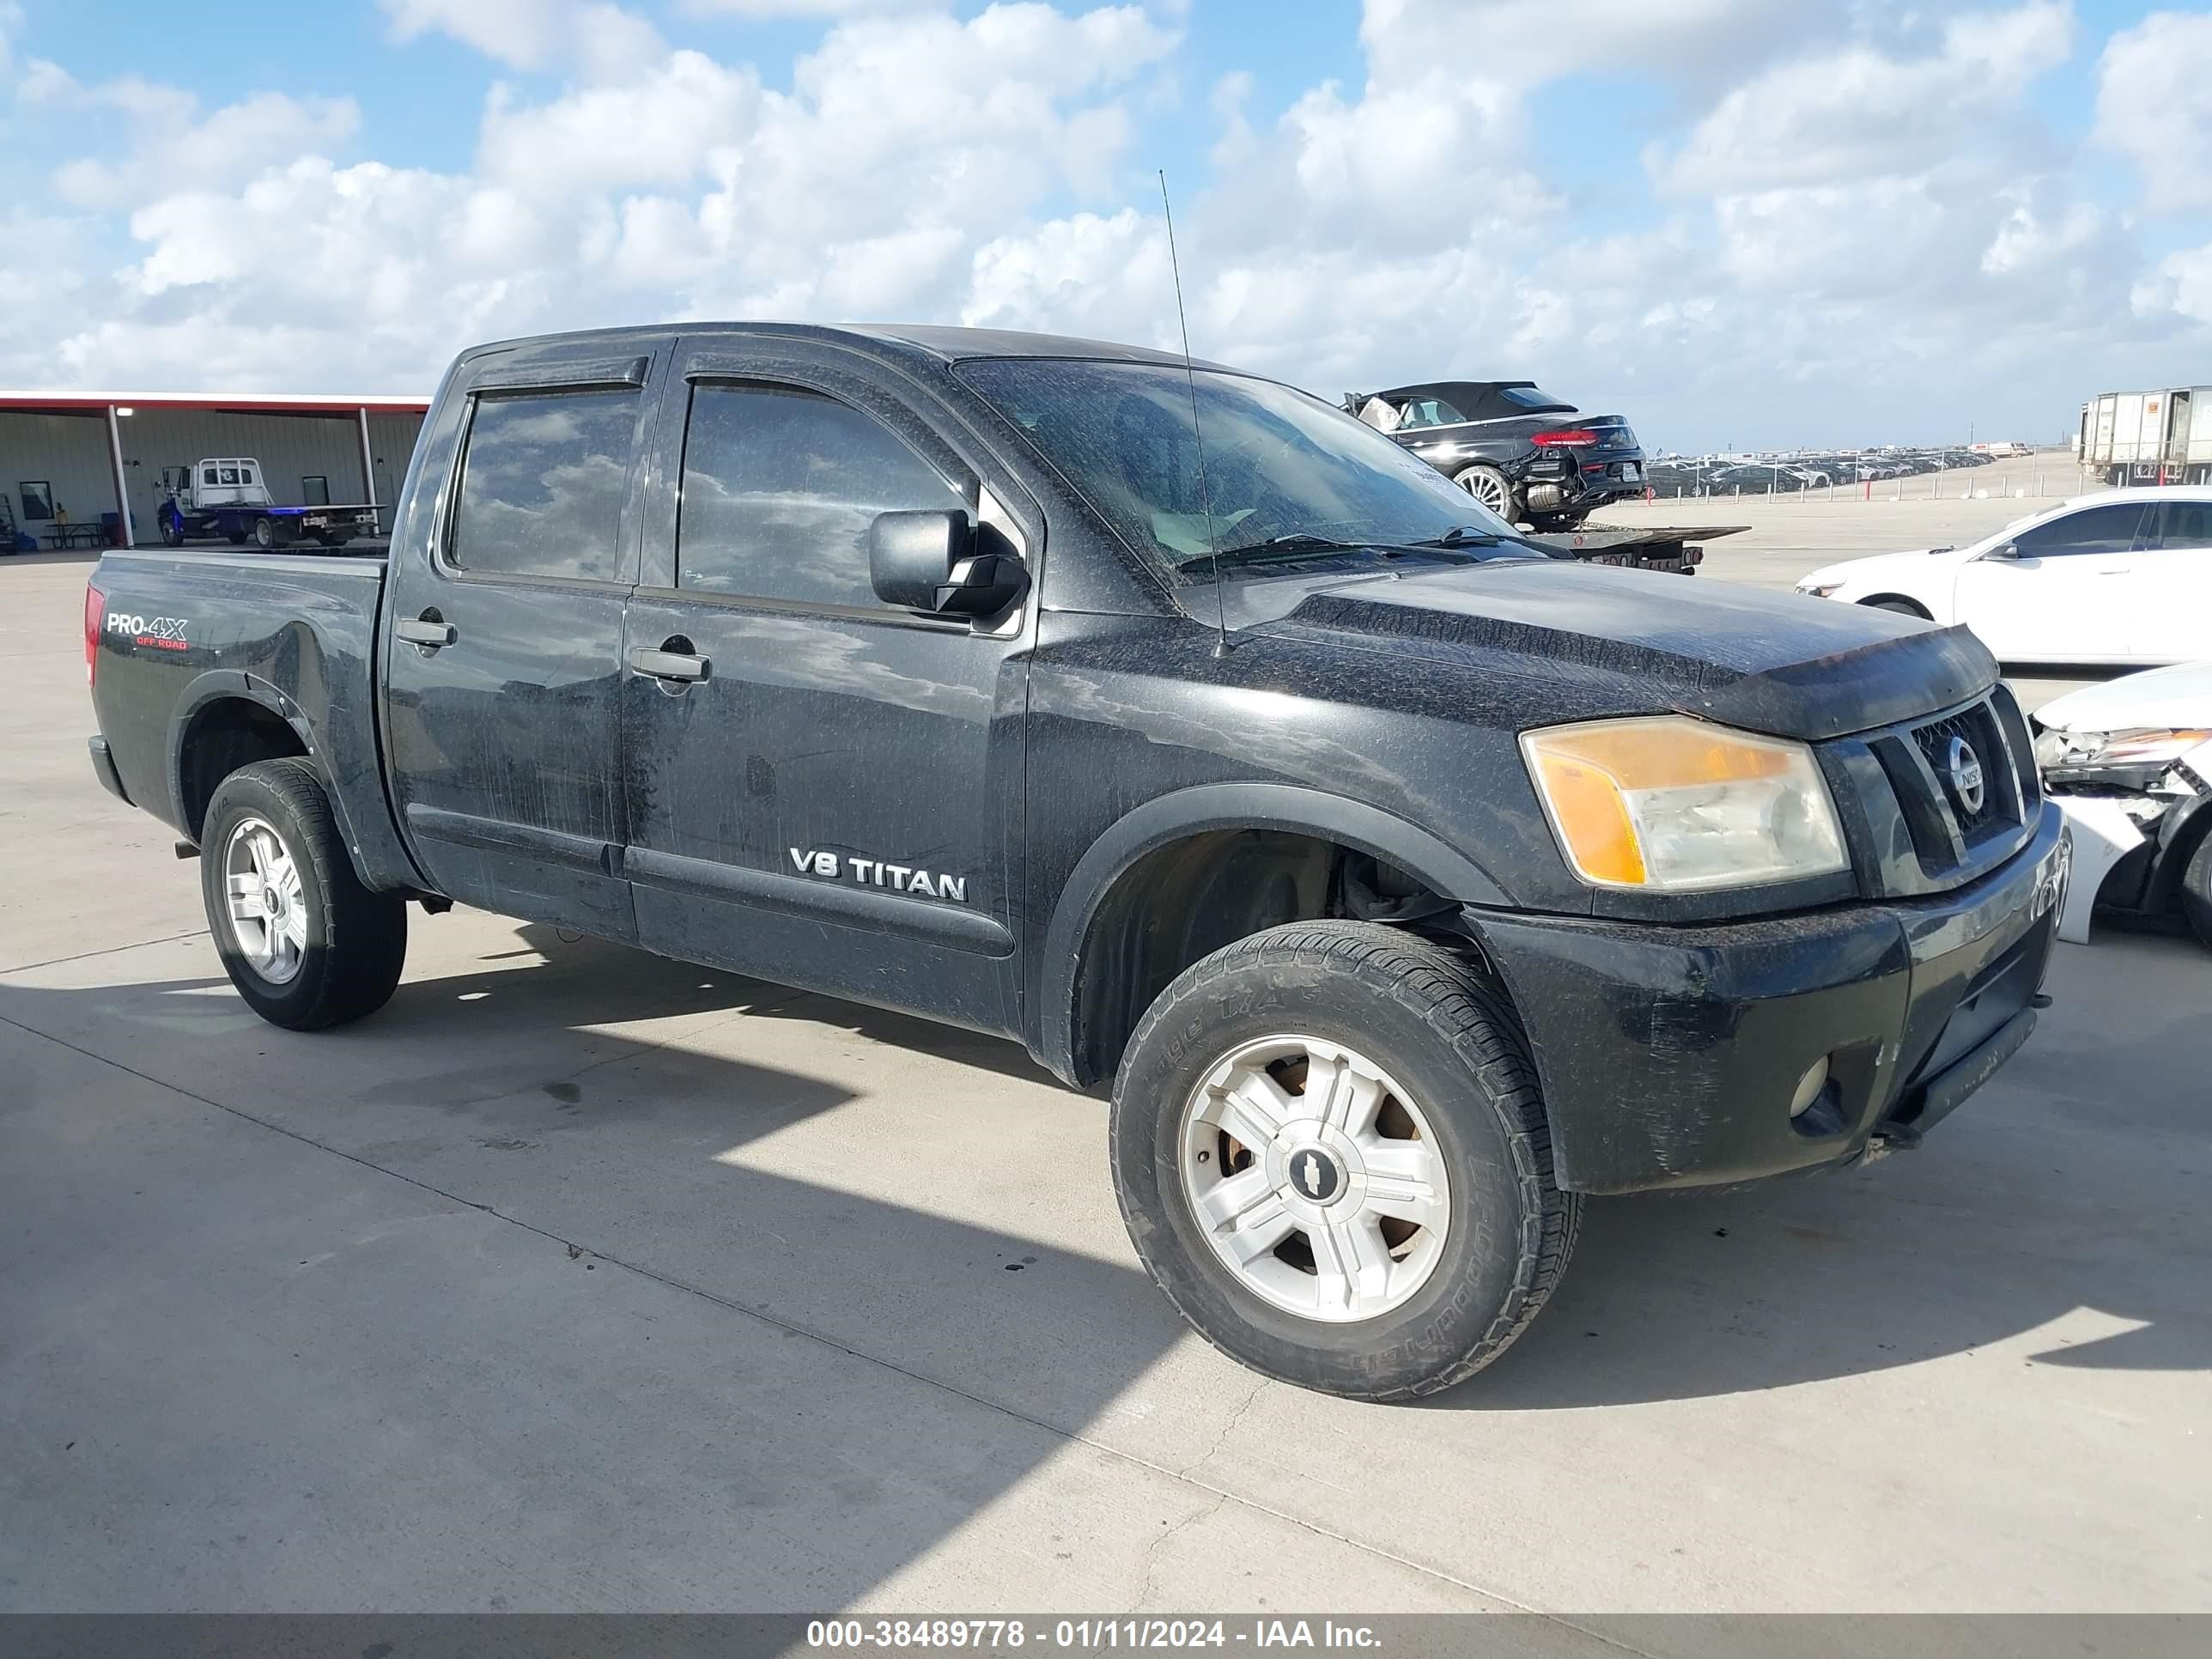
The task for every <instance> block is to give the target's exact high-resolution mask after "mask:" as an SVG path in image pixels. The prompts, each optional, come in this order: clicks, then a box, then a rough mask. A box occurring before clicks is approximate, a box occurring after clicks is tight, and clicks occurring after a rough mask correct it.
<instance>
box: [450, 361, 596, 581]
mask: <svg viewBox="0 0 2212 1659" xmlns="http://www.w3.org/2000/svg"><path fill="white" fill-rule="evenodd" d="M638 407H639V398H638V394H637V393H636V392H631V391H621V392H529V393H496V394H489V393H488V394H484V395H482V396H479V397H478V398H477V401H476V408H475V410H474V411H473V412H472V413H471V416H470V420H469V431H468V441H467V447H466V448H465V451H464V453H463V458H462V461H461V482H460V490H459V499H458V501H457V502H456V504H455V507H454V511H453V533H452V536H451V538H450V540H449V541H448V543H447V558H448V560H449V561H450V562H452V563H453V565H454V566H455V567H456V568H459V569H462V570H467V571H474V572H481V573H483V574H497V575H513V576H566V577H572V578H580V579H583V580H596V581H612V580H615V577H616V574H617V570H618V569H619V568H620V566H621V563H622V549H621V530H622V509H623V494H624V492H625V490H626V489H627V488H628V486H629V466H630V458H631V454H632V452H633V450H634V448H635V440H636V434H637V413H638Z"/></svg>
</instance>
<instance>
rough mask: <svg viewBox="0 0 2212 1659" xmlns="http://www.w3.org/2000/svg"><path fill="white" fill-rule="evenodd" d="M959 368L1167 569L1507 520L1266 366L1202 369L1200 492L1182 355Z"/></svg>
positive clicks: (1003, 361) (1425, 537)
mask: <svg viewBox="0 0 2212 1659" xmlns="http://www.w3.org/2000/svg"><path fill="white" fill-rule="evenodd" d="M958 372H959V374H961V376H962V377H963V379H965V380H967V381H968V382H969V384H970V385H972V386H974V387H975V389H976V391H977V392H980V393H981V394H982V396H983V397H985V398H987V399H988V400H989V401H990V402H991V404H993V405H994V407H996V408H997V409H998V410H999V411H1000V413H1001V414H1003V415H1005V416H1006V418H1007V419H1009V420H1011V421H1012V422H1014V424H1015V425H1017V426H1018V427H1019V428H1021V429H1022V432H1023V434H1024V436H1026V437H1027V438H1028V440H1029V441H1030V444H1031V445H1032V446H1033V447H1035V448H1036V452H1037V453H1038V454H1039V455H1040V456H1041V457H1042V458H1043V459H1044V460H1046V461H1047V462H1048V463H1049V464H1050V465H1053V466H1054V467H1055V468H1057V469H1058V470H1059V471H1060V475H1061V476H1062V477H1065V478H1066V480H1067V481H1068V482H1069V483H1071V484H1073V486H1074V487H1075V488H1076V489H1079V491H1081V492H1082V494H1083V495H1084V498H1085V500H1087V501H1089V502H1090V503H1091V506H1092V507H1096V508H1097V511H1098V513H1099V514H1100V515H1101V516H1102V517H1103V518H1104V519H1105V520H1106V521H1107V522H1108V523H1109V524H1110V525H1112V526H1114V528H1115V530H1116V531H1117V532H1120V533H1121V537H1122V538H1123V539H1124V540H1126V541H1127V543H1128V544H1129V545H1130V546H1131V547H1133V548H1134V549H1136V550H1138V551H1139V553H1143V554H1146V555H1147V556H1151V557H1152V558H1154V559H1156V560H1158V562H1161V563H1163V564H1164V565H1166V566H1168V567H1170V568H1175V567H1176V566H1179V565H1184V564H1187V563H1188V562H1190V561H1192V560H1203V558H1204V556H1206V555H1207V554H1209V553H1210V552H1212V551H1215V550H1218V551H1219V553H1220V554H1221V556H1222V559H1223V563H1224V566H1225V568H1227V567H1229V566H1231V565H1232V564H1236V563H1240V562H1256V560H1255V557H1254V556H1255V555H1256V554H1258V553H1260V552H1261V551H1263V550H1273V551H1275V552H1277V553H1279V554H1291V553H1295V552H1297V551H1298V550H1300V547H1301V544H1302V545H1303V550H1304V553H1305V554H1306V555H1307V556H1317V555H1318V554H1320V553H1322V552H1323V551H1326V550H1328V549H1329V548H1332V547H1336V546H1338V545H1339V544H1348V545H1349V546H1350V547H1351V548H1352V549H1355V550H1356V549H1358V548H1363V547H1364V546H1366V545H1368V544H1374V545H1377V546H1382V547H1406V546H1409V545H1415V544H1422V543H1430V544H1435V543H1438V542H1441V541H1444V540H1446V539H1447V538H1449V541H1450V542H1452V543H1455V544H1466V543H1467V542H1468V541H1469V540H1473V541H1474V544H1475V545H1476V546H1477V547H1480V546H1481V545H1482V541H1483V538H1488V537H1492V536H1497V537H1511V536H1512V535H1513V533H1514V532H1513V531H1512V528H1511V527H1510V526H1508V525H1507V524H1506V523H1505V521H1504V520H1502V519H1499V518H1498V517H1497V516H1496V515H1495V514H1493V513H1490V512H1488V511H1486V509H1485V508H1484V507H1481V506H1480V505H1479V504H1478V503H1477V502H1476V501H1475V500H1474V497H1473V496H1471V495H1468V493H1467V492H1466V491H1465V490H1463V489H1459V488H1458V487H1457V486H1456V485H1455V484H1453V483H1450V482H1449V480H1447V479H1445V478H1444V477H1443V476H1442V475H1441V474H1439V473H1438V472H1437V471H1436V470H1435V469H1434V468H1432V467H1431V466H1430V465H1428V463H1427V462H1425V461H1423V460H1421V459H1419V458H1418V457H1416V456H1414V455H1413V454H1411V453H1408V452H1407V451H1406V450H1404V449H1401V448H1400V447H1398V446H1397V445H1396V444H1395V443H1393V442H1391V441H1390V440H1389V439H1388V438H1386V437H1384V436H1383V435H1381V434H1380V433H1377V432H1376V431H1374V430H1373V429H1372V428H1369V427H1366V426H1363V425H1361V424H1360V422H1358V421H1356V420H1354V419H1352V417H1351V416H1348V415H1346V414H1344V413H1342V412H1341V411H1340V410H1334V409H1331V408H1329V407H1328V405H1327V404H1322V403H1321V402H1319V401H1318V400H1316V399H1315V398H1309V397H1307V396H1306V395H1305V394H1304V392H1294V391H1292V390H1291V388H1289V387H1288V386H1277V385H1275V384H1274V383H1273V382H1272V381H1267V380H1247V379H1245V378H1244V377H1243V376H1242V375H1235V374H1219V373H1212V372H1208V371H1206V370H1200V371H1199V372H1198V374H1197V375H1196V376H1195V380H1196V386H1197V393H1196V398H1197V404H1198V430H1199V431H1200V432H1202V433H1203V434H1204V436H1205V476H1206V492H1205V495H1200V490H1199V445H1198V443H1197V442H1195V441H1194V435H1193V428H1192V424H1191V403H1192V390H1191V386H1192V382H1191V380H1189V379H1187V378H1186V376H1185V374H1184V371H1183V370H1182V368H1180V367H1176V366H1172V365H1165V364H1158V363H1108V362H1069V361H1065V360H1061V359H1056V358H1020V357H1001V358H986V359H981V360H978V361H975V362H967V363H963V364H962V365H961V366H960V368H959V370H958ZM1209 501H1210V502H1211V504H1212V545H1211V546H1209V543H1208V532H1207V523H1206V506H1207V503H1208V502H1209ZM1453 532H1460V533H1459V534H1458V535H1456V536H1455V535H1454V533H1453ZM1504 550H1505V551H1510V552H1512V553H1515V554H1523V555H1525V554H1527V553H1528V552H1529V551H1530V550H1529V549H1528V548H1527V547H1525V546H1522V545H1520V544H1515V543H1511V542H1509V543H1507V544H1505V547H1504ZM1198 574H1201V575H1202V574H1204V573H1203V569H1202V568H1198Z"/></svg>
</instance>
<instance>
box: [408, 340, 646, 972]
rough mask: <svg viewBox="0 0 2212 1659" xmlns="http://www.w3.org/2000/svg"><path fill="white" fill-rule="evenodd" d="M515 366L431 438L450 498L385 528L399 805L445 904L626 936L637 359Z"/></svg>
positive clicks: (427, 491) (428, 458) (642, 388)
mask: <svg viewBox="0 0 2212 1659" xmlns="http://www.w3.org/2000/svg"><path fill="white" fill-rule="evenodd" d="M599 351H600V353H601V354H602V356H603V355H604V352H605V346H604V344H603V343H602V344H600V345H599ZM665 355H666V348H665V347H664V348H663V352H662V356H663V359H664V361H665ZM520 357H521V361H515V360H513V359H510V358H507V357H493V358H490V359H489V360H486V361H485V362H483V363H481V364H479V365H478V366H477V374H476V378H475V379H474V380H472V381H471V383H470V384H469V385H468V386H466V387H465V397H463V398H459V399H457V400H456V405H457V406H455V407H453V408H451V409H449V410H448V412H447V414H446V415H445V416H442V417H441V421H442V422H443V424H442V425H441V429H440V430H439V431H437V432H435V433H429V434H426V435H425V438H424V442H425V450H424V462H425V465H424V471H423V477H424V478H425V479H426V480H428V479H431V478H434V477H443V478H445V480H446V485H445V488H444V489H438V488H437V487H436V486H435V484H432V483H426V484H425V486H424V487H423V488H422V489H418V490H417V492H416V496H415V498H413V499H412V500H411V501H410V504H409V509H408V514H407V517H406V519H405V520H404V522H403V523H401V524H400V525H398V526H397V527H396V529H395V532H394V536H393V542H392V558H391V562H390V570H391V574H390V577H389V578H388V580H390V581H391V583H392V593H391V595H390V596H389V599H388V601H387V603H386V606H385V617H384V626H385V629H386V635H387V636H386V639H385V640H384V641H383V642H382V645H381V650H382V652H383V653H384V659H385V663H386V668H385V680H386V702H385V708H386V744H387V745H388V753H389V757H390V767H391V777H392V794H393V797H394V801H395V805H396V806H397V807H398V812H399V817H400V823H401V826H402V828H403V829H404V831H405V833H406V836H407V840H408V844H409V846H410V848H411V849H412V851H413V853H414V855H415V858H416V862H417V863H418V864H419V865H420V866H422V871H423V872H424V874H425V875H426V876H427V877H428V879H429V880H430V882H431V883H432V884H434V885H435V887H436V888H437V890H439V891H440V892H441V893H444V894H446V895H447V896H450V897H452V898H455V899H458V900H460V901H461V902H464V903H469V904H475V905H478V906H481V907H482V908H486V909H490V910H495V911H498V912H499V913H501V915H519V916H525V917H528V918H531V919H532V920H535V921H552V922H558V923H562V924H565V925H567V926H569V927H576V928H579V929H581V930H582V931H585V932H587V933H596V934H599V935H600V936H602V937H604V938H609V939H631V938H634V937H635V926H634V922H633V919H632V916H631V913H630V904H629V886H628V884H626V883H625V882H624V881H623V878H622V876H621V873H620V871H621V849H622V845H623V838H624V828H623V823H624V811H625V805H626V803H625V800H624V796H623V787H622V778H621V741H620V730H619V724H618V709H617V696H618V692H617V687H618V681H619V676H620V673H621V669H622V639H623V604H624V602H625V600H626V599H627V597H628V594H629V588H630V586H631V584H632V582H633V581H634V580H635V575H636V539H637V538H636V514H637V510H638V508H637V503H636V500H635V492H634V491H633V489H632V488H631V478H632V476H633V474H634V472H635V470H636V458H637V456H638V454H639V453H640V452H641V444H642V442H643V441H644V438H645V435H646V434H647V429H648V428H649V425H650V422H649V419H648V415H649V401H648V400H649V395H650V387H649V385H648V375H647V360H646V359H644V358H634V359H628V360H617V361H597V360H592V359H587V358H583V357H579V356H575V355H574V348H573V347H571V348H558V347H556V348H547V349H538V350H537V351H534V352H529V353H525V354H520ZM434 469H435V471H434Z"/></svg>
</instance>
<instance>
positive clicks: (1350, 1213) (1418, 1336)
mask: <svg viewBox="0 0 2212 1659" xmlns="http://www.w3.org/2000/svg"><path fill="white" fill-rule="evenodd" d="M1110 1136H1111V1142H1112V1148H1113V1157H1114V1182H1115V1195H1116V1197H1117V1198H1118V1199H1119V1200H1120V1202H1121V1214H1122V1218H1123V1220H1124V1221H1125V1222H1127V1225H1128V1229H1129V1236H1130V1238H1131V1239H1132V1240H1133V1242H1134V1243H1135V1245H1136V1248H1137V1253H1138V1255H1139V1256H1140V1257H1142V1258H1143V1260H1144V1262H1145V1266H1146V1268H1147V1269H1148V1270H1150V1272H1151V1273H1152V1277H1153V1279H1154V1280H1155V1281H1156V1282H1157V1283H1158V1285H1159V1286H1160V1288H1161V1289H1162V1290H1163V1291H1165V1292H1166V1293H1167V1296H1168V1297H1169V1299H1170V1301H1172V1302H1173V1303H1174V1304H1176V1307H1177V1308H1178V1309H1179V1310H1182V1314H1183V1316H1184V1317H1185V1318H1187V1319H1188V1320H1189V1321H1190V1322H1191V1323H1192V1324H1193V1325H1194V1327H1196V1328H1197V1329H1198V1331H1199V1333H1200V1334H1201V1335H1203V1336H1204V1337H1206V1340H1208V1341H1210V1342H1212V1344H1213V1345H1214V1346H1216V1347H1218V1348H1220V1349H1221V1350H1223V1351H1224V1352H1226V1353H1228V1354H1229V1355H1230V1356H1231V1357H1232V1358H1236V1359H1237V1360H1239V1361H1241V1362H1243V1364H1246V1365H1249V1366H1250V1367H1251V1368H1252V1369H1253V1370H1257V1371H1260V1372H1262V1373H1264V1374H1265V1375H1267V1376H1273V1377H1277V1378H1279V1379H1281V1380H1282V1381H1284V1382H1286V1383H1297V1385H1298V1386H1300V1387H1302V1388H1308V1389H1319V1390H1321V1391H1322V1392H1323V1393H1327V1394H1334V1395H1342V1396H1344V1397H1346V1398H1347V1399H1354V1400H1409V1399H1412V1398H1414V1397H1415V1396H1417V1395H1425V1394H1431V1393H1434V1392H1435V1391H1436V1390H1437V1389H1444V1388H1449V1386H1450V1385H1451V1384H1453V1383H1456V1382H1458V1381H1460V1380H1461V1379H1462V1378H1463V1377H1466V1376H1470V1375H1472V1374H1473V1373H1474V1371H1476V1370H1480V1369H1481V1368H1482V1367H1483V1366H1484V1365H1486V1364H1489V1362H1490V1361H1491V1360H1492V1359H1493V1358H1496V1357H1497V1356H1498V1354H1499V1353H1501V1352H1504V1349H1505V1348H1506V1346H1508V1345H1509V1344H1510V1343H1511V1342H1512V1341H1513V1340H1514V1339H1515V1338H1516V1336H1518V1335H1519V1334H1521V1332H1522V1329H1523V1328H1525V1327H1526V1326H1527V1325H1528V1322H1529V1321H1530V1320H1531V1319H1533V1318H1534V1317H1535V1315H1536V1312H1537V1310H1538V1309H1540V1308H1541V1306H1542V1305H1543V1304H1544V1300H1545V1298H1546V1297H1548V1296H1549V1295H1550V1294H1551V1291H1552V1287H1553V1285H1554V1284H1556V1283H1557V1282H1558V1279H1559V1274H1560V1273H1561V1272H1562V1271H1564V1269H1565V1266H1566V1261H1567V1256H1568V1254H1569V1252H1570V1251H1571V1249H1573V1245H1574V1237H1575V1231H1576V1228H1577V1225H1578V1223H1579V1220H1580V1217H1581V1202H1580V1200H1579V1199H1578V1198H1577V1197H1576V1196H1575V1195H1574V1194H1569V1193H1562V1192H1561V1191H1559V1188H1558V1186H1557V1184H1556V1183H1555V1182H1553V1178H1552V1160H1551V1141H1550V1136H1549V1133H1548V1132H1547V1127H1546V1124H1545V1120H1544V1112H1543V1103H1542V1101H1541V1097H1540V1095H1539V1092H1538V1090H1537V1086H1536V1079H1535V1073H1534V1066H1532V1065H1531V1063H1530V1061H1529V1059H1528V1050H1527V1047H1526V1044H1525V1042H1524V1040H1523V1039H1522V1036H1521V1033H1520V1027H1519V1023H1518V1021H1517V1020H1516V1018H1515V1017H1514V1015H1513V1013H1512V1012H1511V1010H1510V1008H1509V1007H1508V1006H1506V1005H1505V1003H1504V1000H1503V999H1502V998H1501V997H1500V995H1499V994H1498V992H1497V991H1496V990H1495V989H1493V988H1492V987H1491V986H1490V985H1489V984H1488V983H1487V982H1486V981H1484V980H1482V979H1481V978H1480V976H1479V975H1476V974H1475V973H1474V970H1473V969H1471V968H1470V967H1469V966H1468V964H1467V963H1465V962H1463V961H1462V960H1461V959H1460V958H1459V957H1455V956H1454V955H1452V954H1451V953H1450V952H1449V951H1445V950H1443V949H1442V948H1441V947H1438V946H1437V945H1431V944H1428V943H1426V942H1425V941H1423V940H1421V939H1415V938H1412V937H1409V936H1407V935H1406V934H1404V933H1399V932H1397V931H1396V930H1394V929H1391V928H1388V927H1379V926H1376V925H1374V924H1370V923H1354V922H1344V923H1338V922H1297V923H1292V924H1291V925H1290V926H1288V927H1277V928H1273V929H1271V930H1270V931H1268V932H1267V933H1259V934H1255V936H1253V937H1252V938H1250V939H1243V940H1241V941H1239V942H1238V943H1237V944H1234V945H1229V946H1227V947H1225V949H1223V950H1220V951H1216V952H1215V953H1214V954H1213V955H1212V956H1210V957H1206V959H1205V960H1203V961H1201V962H1200V963H1196V964H1194V966H1192V967H1191V968H1190V969H1188V970H1187V971H1186V972H1185V973H1184V974H1183V975H1182V976H1181V977H1180V978H1178V979H1177V980H1176V981H1175V983H1174V984H1172V985H1170V987H1168V988H1167V990H1166V991H1164V993H1162V994H1161V996H1160V998H1159V1000H1158V1001H1157V1002H1156V1003H1154V1004H1153V1005H1152V1008H1151V1010H1150V1011H1149V1012H1147V1013H1146V1016H1145V1018H1144V1019H1143V1021H1142V1022H1141V1023H1140V1024H1139V1026H1138V1028H1137V1030H1136V1033H1135V1035H1134V1036H1133V1037H1132V1038H1131V1039H1130V1043H1129V1048H1128V1052H1127V1054H1126V1055H1125V1057H1124V1059H1123V1060H1122V1065H1121V1073H1120V1075H1119V1077H1118V1078H1117V1079H1116V1081H1115V1090H1114V1106H1113V1114H1112V1120H1111V1129H1110Z"/></svg>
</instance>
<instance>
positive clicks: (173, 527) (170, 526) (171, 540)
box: [161, 513, 185, 547]
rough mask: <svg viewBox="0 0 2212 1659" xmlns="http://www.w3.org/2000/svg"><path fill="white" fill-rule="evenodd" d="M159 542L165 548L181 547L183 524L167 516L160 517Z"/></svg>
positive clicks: (183, 542) (183, 538)
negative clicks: (160, 541)
mask: <svg viewBox="0 0 2212 1659" xmlns="http://www.w3.org/2000/svg"><path fill="white" fill-rule="evenodd" d="M161 540H162V542H163V543H164V544H166V545H167V546H170V547H182V546H183V545H184V544H185V526H184V524H183V522H182V521H181V520H178V519H175V518H173V517H172V516H170V515H169V514H168V513H163V514H162V515H161Z"/></svg>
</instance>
